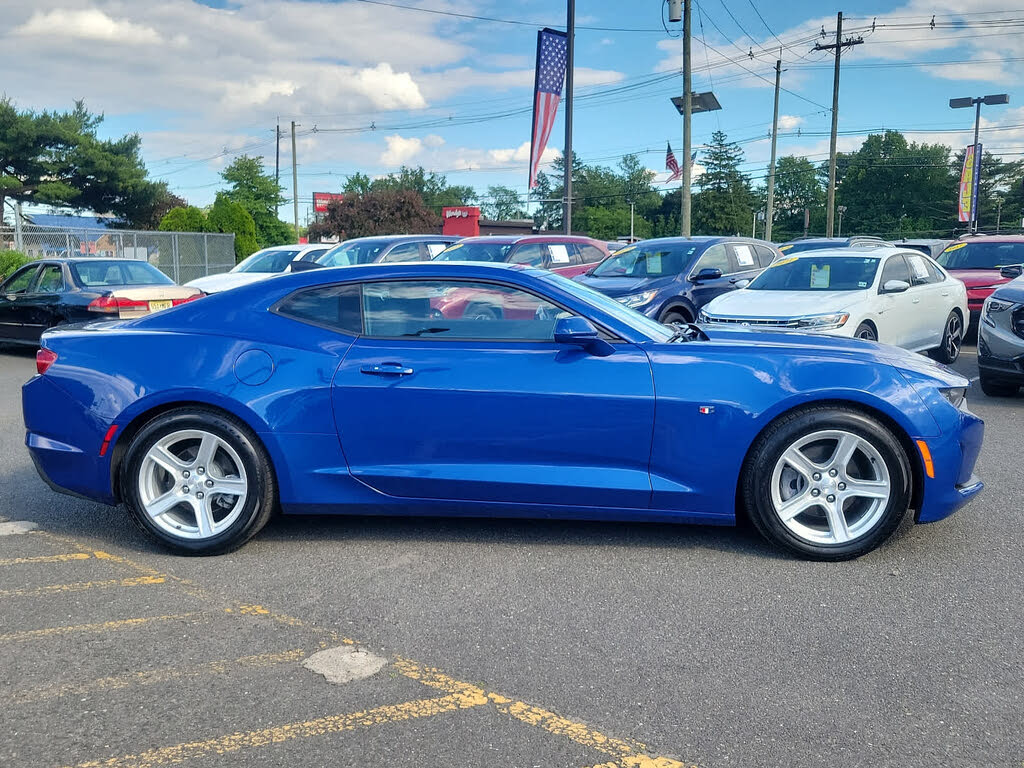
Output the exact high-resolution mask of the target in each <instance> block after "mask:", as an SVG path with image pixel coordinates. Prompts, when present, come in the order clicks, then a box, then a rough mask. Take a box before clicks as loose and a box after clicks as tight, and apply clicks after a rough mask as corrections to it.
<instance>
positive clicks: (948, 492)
mask: <svg viewBox="0 0 1024 768" xmlns="http://www.w3.org/2000/svg"><path fill="white" fill-rule="evenodd" d="M943 421H947V420H946V419H944V420H943ZM948 421H949V422H953V423H944V424H942V425H941V428H942V435H941V436H940V437H937V438H936V437H931V438H928V439H927V440H926V441H925V442H927V444H928V450H929V452H930V454H931V459H932V465H933V467H934V475H935V476H934V477H928V476H927V473H924V489H923V493H922V494H921V503H920V508H919V509H918V510H917V514H916V515H915V517H914V519H915V521H917V522H919V523H932V522H935V521H936V520H942V519H943V518H946V517H949V516H950V515H951V514H953V513H954V512H955V511H956V510H958V509H959V508H960V507H962V506H963V505H964V504H966V503H967V502H968V501H970V500H971V499H972V498H973V497H974V496H977V495H978V493H980V492H981V490H982V488H983V487H984V485H983V483H982V482H981V480H980V479H979V478H978V477H977V475H975V474H974V465H975V463H976V462H977V460H978V454H979V453H980V452H981V441H982V438H983V437H984V435H985V422H983V421H982V420H981V419H979V418H978V417H977V416H975V415H974V414H973V413H970V412H968V411H958V412H957V416H956V417H954V418H951V419H948Z"/></svg>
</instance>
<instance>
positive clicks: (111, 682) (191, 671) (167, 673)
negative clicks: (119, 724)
mask: <svg viewBox="0 0 1024 768" xmlns="http://www.w3.org/2000/svg"><path fill="white" fill-rule="evenodd" d="M305 656H306V652H305V651H304V650H302V649H301V648H296V649H294V650H291V651H283V652H281V653H263V654H259V655H257V656H242V657H240V658H237V659H223V660H218V661H210V662H206V663H205V664H196V665H194V666H190V667H167V668H164V669H152V670H147V671H144V672H129V673H127V674H124V675H112V676H110V677H101V678H99V679H98V680H91V681H88V682H84V683H68V684H65V685H49V686H41V687H38V688H29V689H26V690H23V691H15V692H14V693H13V694H11V695H10V696H8V697H7V698H6V701H7V702H8V703H9V704H24V703H27V702H32V701H44V700H46V699H56V698H60V697H61V696H85V695H88V694H91V693H102V692H106V691H117V690H122V689H124V688H135V687H139V686H144V685H155V684H156V683H166V682H170V681H173V680H184V679H187V678H192V677H201V676H203V675H224V674H227V673H229V672H230V671H231V670H232V669H234V668H238V667H241V668H260V667H272V666H274V665H276V664H287V663H289V662H292V661H300V660H301V659H303V658H305ZM0 701H2V699H0Z"/></svg>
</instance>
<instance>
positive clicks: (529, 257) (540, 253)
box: [509, 243, 544, 267]
mask: <svg viewBox="0 0 1024 768" xmlns="http://www.w3.org/2000/svg"><path fill="white" fill-rule="evenodd" d="M509 263H511V264H529V265H530V266H531V267H543V266H544V246H543V245H541V244H540V243H526V244H525V245H520V246H519V247H518V248H516V249H515V250H514V251H512V255H511V256H510V257H509Z"/></svg>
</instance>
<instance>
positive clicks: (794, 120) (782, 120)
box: [779, 115, 804, 131]
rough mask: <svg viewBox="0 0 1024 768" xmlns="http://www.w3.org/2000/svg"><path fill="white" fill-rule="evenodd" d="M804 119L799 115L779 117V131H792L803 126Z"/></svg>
mask: <svg viewBox="0 0 1024 768" xmlns="http://www.w3.org/2000/svg"><path fill="white" fill-rule="evenodd" d="M803 123H804V118H802V117H799V116H797V115H779V130H780V131H791V130H793V129H794V128H796V127H797V126H799V125H803Z"/></svg>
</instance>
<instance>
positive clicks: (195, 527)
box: [138, 429, 249, 540]
mask: <svg viewBox="0 0 1024 768" xmlns="http://www.w3.org/2000/svg"><path fill="white" fill-rule="evenodd" d="M138 483H139V498H140V500H141V501H142V506H143V509H144V511H145V513H146V514H147V515H149V518H150V519H151V520H152V521H153V523H154V524H155V525H156V526H158V527H159V528H161V529H162V530H164V531H166V532H167V533H169V534H171V535H172V536H175V537H177V538H181V539H191V540H201V539H209V538H212V537H214V536H217V535H218V534H220V533H223V532H224V531H225V530H226V529H228V528H229V527H231V525H232V523H234V522H235V521H236V520H237V519H238V516H239V515H240V514H241V512H242V508H243V507H244V506H245V500H246V497H247V496H248V495H249V491H248V488H249V484H248V480H247V478H246V474H245V467H244V465H243V464H242V459H241V458H240V457H239V455H238V453H237V452H236V451H235V449H234V448H232V447H231V445H229V444H228V443H227V441H225V440H224V439H222V438H220V437H218V436H217V435H215V434H213V433H212V432H206V431H204V430H199V429H183V430H179V431H177V432H172V433H171V434H169V435H165V436H164V437H162V438H160V439H159V440H158V441H157V442H156V443H155V444H154V445H153V446H152V447H151V448H150V449H149V451H148V452H147V453H146V456H145V458H143V460H142V464H141V466H140V467H139V476H138Z"/></svg>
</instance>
